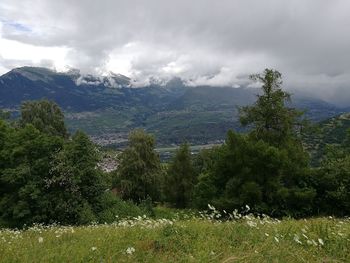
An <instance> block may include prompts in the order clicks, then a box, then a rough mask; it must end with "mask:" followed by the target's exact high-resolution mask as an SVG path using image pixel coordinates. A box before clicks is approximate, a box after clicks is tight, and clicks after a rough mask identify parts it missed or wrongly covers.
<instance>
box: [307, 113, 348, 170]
mask: <svg viewBox="0 0 350 263" xmlns="http://www.w3.org/2000/svg"><path fill="white" fill-rule="evenodd" d="M349 129H350V113H343V114H340V115H337V116H334V117H332V118H329V119H327V120H324V121H321V122H320V123H318V124H317V125H316V131H313V132H312V133H309V134H307V135H306V136H305V138H304V141H305V144H306V146H307V148H308V149H309V151H310V153H311V157H312V162H313V163H314V164H319V162H320V160H321V157H322V156H323V155H324V153H325V149H326V145H339V144H341V143H342V142H343V141H344V140H345V139H346V136H347V132H348V130H349Z"/></svg>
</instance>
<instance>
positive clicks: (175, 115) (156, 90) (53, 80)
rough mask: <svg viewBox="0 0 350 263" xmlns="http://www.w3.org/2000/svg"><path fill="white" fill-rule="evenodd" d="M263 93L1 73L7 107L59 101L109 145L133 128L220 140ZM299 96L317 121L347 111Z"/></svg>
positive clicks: (76, 75)
mask: <svg viewBox="0 0 350 263" xmlns="http://www.w3.org/2000/svg"><path fill="white" fill-rule="evenodd" d="M257 93H258V90H257V89H250V88H232V87H211V86H199V87H188V86H186V85H185V84H184V83H183V82H182V80H181V79H179V78H174V79H172V80H170V81H169V82H167V83H165V84H157V83H154V84H150V85H148V86H147V87H141V88H135V87H133V85H132V80H130V79H129V78H128V77H126V76H123V75H120V74H114V73H109V74H107V75H105V76H93V75H83V74H81V73H80V72H79V70H70V71H68V72H66V73H60V72H55V71H52V70H49V69H46V68H37V67H22V68H16V69H13V70H12V71H10V72H8V73H6V74H4V75H2V76H1V77H0V107H1V108H7V109H13V110H16V109H17V110H18V109H19V107H20V104H21V102H22V101H24V100H37V99H42V98H48V99H50V100H54V101H56V102H57V103H58V104H59V105H60V106H61V107H62V108H63V110H64V111H65V115H66V120H67V124H68V127H69V129H70V131H74V130H76V129H82V130H84V131H86V132H87V133H88V134H90V135H91V136H92V137H93V138H94V139H95V140H96V141H97V142H99V143H101V144H106V145H108V144H120V143H123V142H125V139H126V136H127V133H128V131H130V129H133V128H137V127H141V128H144V129H146V130H147V131H149V132H152V133H154V134H155V135H156V137H157V140H158V142H159V144H161V145H171V144H178V143H181V142H183V141H188V142H190V143H193V144H206V143H216V142H220V141H222V140H223V139H224V138H225V135H226V132H227V130H228V129H231V128H234V129H236V130H241V129H242V128H241V127H240V125H239V123H238V121H237V106H244V105H249V104H251V103H253V102H254V101H255V99H256V94H257ZM293 98H294V100H293V105H292V106H295V107H298V108H301V109H305V110H307V113H306V114H307V115H308V117H309V118H311V119H312V120H314V121H321V120H325V119H327V118H330V117H333V116H336V115H338V114H340V113H342V112H344V109H341V108H338V107H336V106H333V105H331V104H328V103H326V102H324V101H321V100H317V99H313V98H307V97H305V96H300V95H298V94H296V95H295V96H294V97H293Z"/></svg>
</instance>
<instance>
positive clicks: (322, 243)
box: [318, 238, 324, 246]
mask: <svg viewBox="0 0 350 263" xmlns="http://www.w3.org/2000/svg"><path fill="white" fill-rule="evenodd" d="M318 243H320V245H321V246H323V245H324V242H323V240H322V238H319V239H318Z"/></svg>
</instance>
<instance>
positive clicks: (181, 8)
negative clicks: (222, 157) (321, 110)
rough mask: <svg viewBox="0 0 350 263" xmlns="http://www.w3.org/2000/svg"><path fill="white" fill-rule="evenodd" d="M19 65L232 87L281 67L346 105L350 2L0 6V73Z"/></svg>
mask: <svg viewBox="0 0 350 263" xmlns="http://www.w3.org/2000/svg"><path fill="white" fill-rule="evenodd" d="M20 66H44V67H49V68H52V69H56V70H58V71H64V70H67V69H69V68H78V69H80V70H81V71H82V72H85V73H95V74H103V73H105V72H108V71H113V72H115V73H120V74H124V75H127V76H129V77H131V78H132V79H134V80H135V83H138V84H139V85H143V84H146V83H147V82H148V81H149V80H150V79H165V80H166V79H170V78H172V77H174V76H177V77H181V78H182V79H184V80H186V81H187V82H188V83H189V84H191V85H213V86H222V85H225V86H226V85H229V86H233V87H238V86H242V85H246V83H247V76H249V74H252V73H258V72H261V71H262V70H264V69H265V68H274V69H277V70H279V71H280V72H281V73H282V75H283V79H284V85H285V87H286V88H287V89H289V90H292V91H293V90H298V91H301V92H304V93H305V94H307V95H310V96H316V97H319V98H322V99H325V100H328V101H334V102H337V103H346V102H347V101H349V99H350V85H349V83H350V1H349V0H289V1H287V0H264V1H261V0H239V1H238V0H190V1H189V0H176V1H174V0H173V1H169V0H98V1H97V0H69V1H68V0H56V1H55V0H1V1H0V74H3V73H5V72H7V71H9V70H11V69H12V68H15V67H20Z"/></svg>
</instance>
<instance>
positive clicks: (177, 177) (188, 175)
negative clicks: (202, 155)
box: [166, 143, 196, 208]
mask: <svg viewBox="0 0 350 263" xmlns="http://www.w3.org/2000/svg"><path fill="white" fill-rule="evenodd" d="M195 179H196V176H195V171H194V168H193V164H192V159H191V151H190V147H189V145H188V144H186V143H185V144H182V145H181V146H180V148H179V149H178V150H177V151H176V153H175V156H174V158H173V160H172V162H171V163H170V166H169V169H168V173H167V187H166V190H167V191H166V193H167V196H168V198H167V199H168V200H169V201H170V202H171V203H173V204H174V205H175V206H176V207H179V208H185V207H188V206H189V204H190V203H191V201H192V194H193V187H194V184H195Z"/></svg>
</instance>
